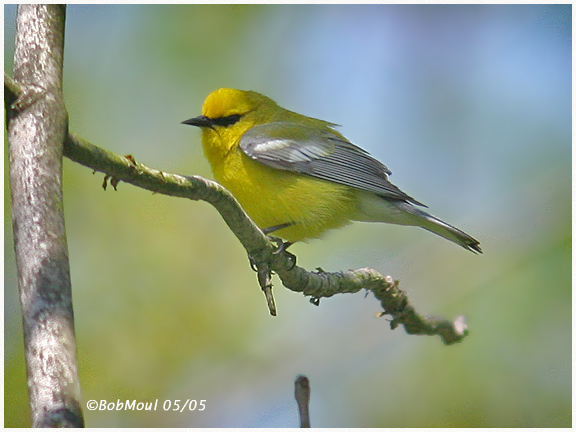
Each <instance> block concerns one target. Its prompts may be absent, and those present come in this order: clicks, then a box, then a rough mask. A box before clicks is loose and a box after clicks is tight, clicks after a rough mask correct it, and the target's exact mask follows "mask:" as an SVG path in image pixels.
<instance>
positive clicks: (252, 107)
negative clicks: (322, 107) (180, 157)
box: [183, 88, 286, 163]
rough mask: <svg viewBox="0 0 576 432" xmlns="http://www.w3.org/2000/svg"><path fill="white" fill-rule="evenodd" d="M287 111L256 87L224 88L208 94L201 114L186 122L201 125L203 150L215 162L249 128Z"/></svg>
mask: <svg viewBox="0 0 576 432" xmlns="http://www.w3.org/2000/svg"><path fill="white" fill-rule="evenodd" d="M285 111H286V110H284V109H283V108H280V107H279V106H278V105H277V104H276V102H274V101H273V100H272V99H270V98H268V97H266V96H264V95H262V94H260V93H257V92H255V91H243V90H235V89H229V88H221V89H219V90H216V91H214V92H212V93H210V94H209V95H208V97H207V98H206V100H205V101H204V106H203V107H202V115H201V116H199V117H195V118H192V119H189V120H186V121H184V122H183V123H184V124H189V125H193V126H198V127H200V128H202V146H203V147H204V152H205V153H206V156H207V157H208V159H209V161H210V162H211V163H214V162H216V160H217V159H219V158H222V157H224V156H225V155H226V154H227V153H228V152H229V151H230V149H232V148H234V147H236V146H237V145H238V143H239V142H240V138H242V135H244V133H245V132H246V131H247V130H248V129H250V128H251V127H253V126H254V125H257V124H263V123H268V122H271V121H276V119H277V118H278V114H279V113H282V112H285ZM280 115H281V114H280Z"/></svg>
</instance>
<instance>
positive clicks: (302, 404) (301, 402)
mask: <svg viewBox="0 0 576 432" xmlns="http://www.w3.org/2000/svg"><path fill="white" fill-rule="evenodd" d="M294 397H295V398H296V403H297V404H298V414H299V415H300V427H301V428H309V427H311V426H310V381H309V380H308V377H307V376H305V375H298V377H297V378H296V381H295V382H294Z"/></svg>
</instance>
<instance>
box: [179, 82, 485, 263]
mask: <svg viewBox="0 0 576 432" xmlns="http://www.w3.org/2000/svg"><path fill="white" fill-rule="evenodd" d="M183 123H184V124H187V125H193V126H198V127H200V128H201V129H202V146H203V147H204V153H205V154H206V157H207V158H208V161H209V162H210V165H211V166H212V170H213V172H214V177H215V178H216V181H218V182H219V183H221V184H222V185H223V186H224V187H226V188H227V189H228V190H229V191H230V192H232V194H233V195H234V196H235V197H236V198H237V199H238V201H239V202H240V204H241V205H242V207H243V208H244V210H246V213H248V215H249V216H250V217H251V218H252V219H253V220H254V222H256V224H257V225H258V226H259V227H261V228H263V229H265V228H269V230H268V232H270V231H272V230H274V235H275V236H276V235H277V236H278V237H281V238H283V239H285V240H288V241H290V242H296V241H301V240H306V239H309V238H315V237H319V236H320V235H322V234H323V233H324V232H325V231H326V230H328V229H332V228H339V227H341V226H343V225H346V224H347V223H349V222H350V221H352V220H356V221H368V222H387V223H393V224H399V225H413V226H419V227H422V228H424V229H426V230H428V231H431V232H433V233H435V234H438V235H439V236H441V237H444V238H445V239H448V240H450V241H452V242H454V243H456V244H458V245H460V246H462V247H464V248H466V249H468V250H471V251H473V252H479V253H481V252H482V251H481V249H480V244H479V242H478V241H477V240H476V239H474V238H473V237H471V236H470V235H468V234H466V233H465V232H463V231H461V230H459V229H458V228H455V227H453V226H452V225H449V224H447V223H446V222H443V221H441V220H440V219H438V218H436V217H434V216H432V215H429V214H428V213H426V212H424V211H422V210H421V209H419V208H418V207H416V206H423V204H421V203H420V202H418V201H416V200H415V199H414V198H412V197H410V196H409V195H407V194H405V193H404V192H402V191H401V190H400V189H398V188H397V187H396V186H394V185H393V184H392V183H390V182H389V181H388V175H390V174H391V173H390V171H389V170H388V168H386V166H384V165H383V164H382V163H380V162H379V161H377V160H376V159H374V158H373V157H372V156H370V155H369V154H368V153H367V152H366V151H365V150H363V149H361V148H360V147H357V146H355V145H354V144H352V143H351V142H350V141H348V140H347V139H346V138H345V137H344V136H343V135H341V134H340V133H339V132H337V131H336V130H335V129H334V127H335V126H336V125H335V124H333V123H329V122H326V121H323V120H318V119H314V118H311V117H306V116H303V115H301V114H297V113H295V112H292V111H288V110H286V109H284V108H282V107H280V106H278V105H277V104H276V102H274V101H273V100H272V99H270V98H268V97H266V96H264V95H262V94H260V93H256V92H254V91H242V90H234V89H227V88H222V89H219V90H216V91H215V92H213V93H211V94H210V95H209V96H208V97H207V98H206V100H205V101H204V106H203V108H202V115H201V116H199V117H195V118H191V119H189V120H186V121H184V122H183Z"/></svg>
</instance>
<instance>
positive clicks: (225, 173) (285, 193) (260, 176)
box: [211, 148, 357, 242]
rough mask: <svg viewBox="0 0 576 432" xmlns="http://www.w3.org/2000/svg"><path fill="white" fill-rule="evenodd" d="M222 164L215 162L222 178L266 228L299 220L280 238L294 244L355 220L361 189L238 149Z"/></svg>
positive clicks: (275, 233) (258, 223) (217, 175)
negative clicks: (261, 159) (277, 164)
mask: <svg viewBox="0 0 576 432" xmlns="http://www.w3.org/2000/svg"><path fill="white" fill-rule="evenodd" d="M211 162H212V161H211ZM221 162H222V163H216V164H215V163H212V169H213V171H214V177H215V178H216V181H218V182H219V183H220V184H222V185H223V186H224V187H225V188H226V189H228V190H229V191H230V192H232V194H233V195H234V196H235V197H236V199H237V200H238V201H239V202H240V204H241V205H242V207H243V208H244V210H246V213H248V215H249V216H250V217H251V218H252V220H254V222H255V223H256V224H257V225H258V226H259V227H260V228H268V227H272V226H276V225H281V224H284V223H288V222H293V223H294V225H293V226H290V227H288V228H283V229H281V230H278V231H274V232H273V233H272V235H274V236H278V237H281V238H283V239H285V240H288V241H291V242H296V241H302V240H306V239H309V238H316V237H319V236H320V235H321V234H323V233H324V231H326V230H328V229H332V228H339V227H341V226H343V225H345V224H347V223H349V221H350V219H351V218H352V217H353V215H354V214H355V212H356V208H357V198H356V192H355V191H354V190H353V189H351V188H349V187H347V186H343V185H339V184H337V183H332V182H327V181H323V180H319V179H315V178H313V177H310V176H306V175H303V174H297V173H293V172H290V171H283V170H278V169H275V168H270V167H268V166H266V165H264V164H262V163H260V162H257V161H254V160H252V159H250V158H249V157H247V156H246V155H245V154H244V153H242V151H241V150H239V149H238V148H236V149H234V150H232V151H231V152H230V153H228V154H227V155H226V156H225V158H224V159H223V160H222V161H221Z"/></svg>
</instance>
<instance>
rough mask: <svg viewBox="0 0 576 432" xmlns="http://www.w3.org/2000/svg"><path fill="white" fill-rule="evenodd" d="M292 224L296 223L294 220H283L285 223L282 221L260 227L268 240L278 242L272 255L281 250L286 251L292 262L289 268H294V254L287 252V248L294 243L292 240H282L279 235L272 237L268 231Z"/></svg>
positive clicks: (271, 231)
mask: <svg viewBox="0 0 576 432" xmlns="http://www.w3.org/2000/svg"><path fill="white" fill-rule="evenodd" d="M292 225H296V222H293V221H291V222H285V223H282V224H279V225H273V226H271V227H267V228H264V229H262V232H263V233H264V234H266V235H267V236H268V237H269V238H270V240H272V241H274V242H276V243H277V244H278V249H276V250H275V251H274V255H277V254H279V253H282V252H286V254H288V256H289V257H290V259H291V260H292V262H293V264H292V267H291V268H294V266H296V256H295V255H293V254H291V253H290V252H288V248H289V247H290V246H292V245H293V244H294V242H285V241H284V240H282V239H281V238H279V237H274V236H271V235H270V233H273V232H274V231H278V230H281V229H284V228H288V227H289V226H292Z"/></svg>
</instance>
